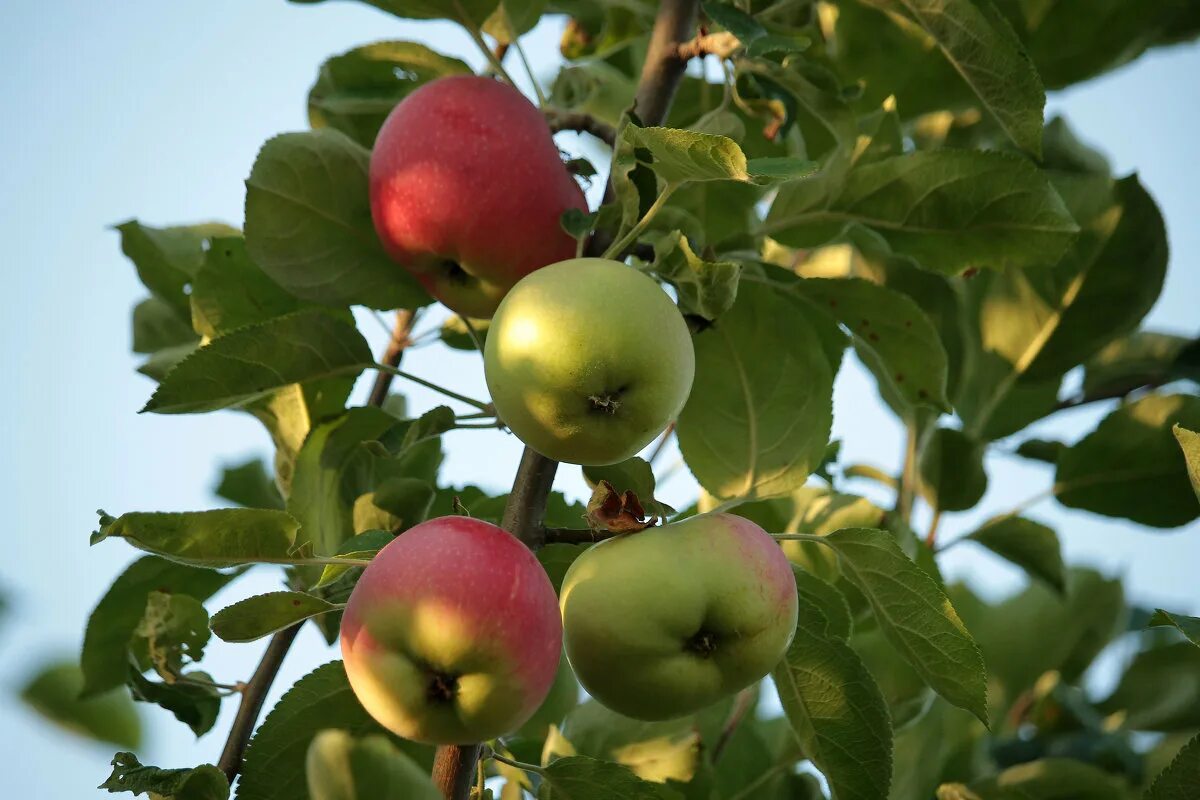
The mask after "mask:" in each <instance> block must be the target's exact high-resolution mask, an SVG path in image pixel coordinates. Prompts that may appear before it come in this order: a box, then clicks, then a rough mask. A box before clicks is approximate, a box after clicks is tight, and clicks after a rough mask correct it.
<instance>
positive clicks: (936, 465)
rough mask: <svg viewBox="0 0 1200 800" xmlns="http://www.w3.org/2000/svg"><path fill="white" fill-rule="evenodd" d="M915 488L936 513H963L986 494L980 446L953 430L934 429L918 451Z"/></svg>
mask: <svg viewBox="0 0 1200 800" xmlns="http://www.w3.org/2000/svg"><path fill="white" fill-rule="evenodd" d="M919 489H920V492H921V496H922V497H924V498H925V499H926V500H927V501H928V502H929V505H931V506H932V507H933V508H935V509H937V510H938V511H966V510H967V509H969V508H972V507H973V506H974V505H975V504H976V503H978V502H979V501H980V499H981V498H982V497H983V493H984V492H985V491H987V473H986V472H985V471H984V469H983V445H982V444H980V443H979V442H977V441H975V440H974V439H972V438H971V437H970V436H968V435H966V434H965V433H963V432H962V431H959V430H955V429H954V428H937V429H935V430H934V431H933V435H932V436H931V437H930V438H929V441H928V442H927V443H926V444H925V449H924V450H923V451H922V452H921V461H920V482H919Z"/></svg>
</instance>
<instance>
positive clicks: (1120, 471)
mask: <svg viewBox="0 0 1200 800" xmlns="http://www.w3.org/2000/svg"><path fill="white" fill-rule="evenodd" d="M1175 424H1178V425H1183V426H1187V427H1188V428H1200V398H1196V397H1192V396H1189V395H1182V394H1176V395H1148V396H1146V397H1143V398H1142V399H1140V400H1137V401H1135V402H1132V403H1129V404H1127V405H1124V406H1121V407H1120V408H1118V409H1117V410H1116V411H1113V412H1112V413H1111V414H1109V415H1108V416H1107V417H1105V418H1104V420H1102V421H1101V422H1100V424H1099V425H1098V426H1097V427H1096V429H1095V430H1094V431H1092V432H1091V433H1090V434H1088V435H1087V436H1085V437H1084V438H1083V439H1082V440H1080V441H1079V442H1076V443H1075V444H1074V445H1072V446H1071V447H1069V448H1067V449H1066V450H1064V451H1063V453H1062V455H1061V456H1060V457H1059V461H1058V473H1057V475H1056V477H1055V487H1056V493H1055V496H1056V497H1057V498H1058V501H1059V502H1060V503H1062V504H1063V505H1065V506H1068V507H1069V508H1080V509H1083V510H1085V511H1091V512H1093V513H1096V514H1104V515H1106V516H1110V517H1124V518H1125V519H1130V520H1133V521H1134V522H1138V523H1141V524H1142V525H1150V526H1152V527H1156V528H1174V527H1177V526H1179V525H1184V524H1186V523H1188V522H1191V521H1192V520H1193V519H1195V518H1196V517H1197V516H1200V505H1197V503H1196V494H1195V492H1194V490H1193V488H1192V486H1191V484H1190V482H1189V478H1188V462H1187V460H1186V459H1185V458H1184V456H1183V454H1182V453H1181V452H1180V450H1179V445H1178V443H1177V442H1176V441H1175V437H1174V436H1173V435H1172V434H1171V427H1172V425H1175Z"/></svg>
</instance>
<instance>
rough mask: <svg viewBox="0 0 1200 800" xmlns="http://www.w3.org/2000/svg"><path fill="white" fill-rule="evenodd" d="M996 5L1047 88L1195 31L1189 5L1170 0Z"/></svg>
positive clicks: (1010, 0) (1011, 0) (1002, 1)
mask: <svg viewBox="0 0 1200 800" xmlns="http://www.w3.org/2000/svg"><path fill="white" fill-rule="evenodd" d="M996 5H997V6H999V7H1000V9H1001V10H1002V11H1003V12H1004V14H1005V16H1007V17H1008V19H1009V20H1011V22H1012V24H1013V27H1014V28H1016V30H1017V33H1018V34H1019V35H1020V36H1021V38H1022V39H1023V40H1024V43H1025V48H1026V49H1027V50H1028V52H1029V54H1030V56H1032V57H1033V60H1034V62H1035V63H1036V64H1037V68H1038V72H1039V73H1041V76H1042V78H1043V80H1045V82H1046V85H1047V86H1048V87H1050V88H1052V89H1060V88H1063V87H1065V86H1069V85H1071V84H1073V83H1078V82H1080V81H1084V80H1087V79H1088V78H1091V77H1093V76H1096V75H1099V74H1101V73H1103V72H1106V71H1108V70H1111V69H1115V68H1116V67H1119V66H1121V65H1122V64H1125V63H1127V62H1129V61H1132V60H1133V59H1135V58H1138V57H1139V56H1140V55H1142V53H1144V52H1145V51H1146V50H1147V49H1148V48H1151V47H1155V46H1159V45H1166V44H1171V43H1173V42H1177V41H1183V40H1187V39H1190V38H1195V36H1196V34H1197V32H1198V30H1197V29H1198V27H1200V23H1198V20H1197V18H1196V12H1195V6H1194V5H1192V4H1190V3H1178V2H1174V1H1173V0H1146V1H1145V2H1140V3H1133V4H1130V3H1127V2H1124V0H1045V2H1038V3H1028V2H1022V0H998V2H997V3H996ZM1188 14H1191V15H1192V16H1191V17H1190V22H1189V17H1188Z"/></svg>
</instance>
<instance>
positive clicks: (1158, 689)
mask: <svg viewBox="0 0 1200 800" xmlns="http://www.w3.org/2000/svg"><path fill="white" fill-rule="evenodd" d="M1099 708H1100V710H1101V712H1102V713H1104V714H1106V715H1107V714H1116V713H1121V714H1122V716H1121V723H1122V727H1124V728H1126V729H1127V730H1135V731H1161V732H1173V731H1190V730H1194V729H1196V728H1197V727H1200V649H1198V648H1197V647H1196V646H1195V645H1194V644H1192V643H1191V642H1190V641H1186V642H1183V641H1181V642H1173V643H1171V644H1168V645H1165V646H1161V647H1151V648H1150V649H1149V650H1143V651H1141V652H1140V653H1138V654H1137V655H1136V656H1134V659H1133V662H1132V663H1130V664H1129V666H1128V667H1127V668H1126V669H1125V673H1124V674H1123V675H1122V676H1121V680H1120V682H1119V683H1118V684H1117V688H1115V689H1114V690H1113V692H1112V694H1111V695H1109V696H1108V697H1107V698H1106V699H1104V700H1103V701H1101V702H1100V703H1099Z"/></svg>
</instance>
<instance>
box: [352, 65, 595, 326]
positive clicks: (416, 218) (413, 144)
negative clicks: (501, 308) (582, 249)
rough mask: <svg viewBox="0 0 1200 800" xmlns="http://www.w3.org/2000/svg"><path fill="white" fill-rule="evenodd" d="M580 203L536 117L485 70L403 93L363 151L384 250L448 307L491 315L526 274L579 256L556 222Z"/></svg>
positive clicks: (541, 121) (584, 206)
mask: <svg viewBox="0 0 1200 800" xmlns="http://www.w3.org/2000/svg"><path fill="white" fill-rule="evenodd" d="M570 208H578V209H580V210H583V211H586V210H587V204H586V203H585V202H584V198H583V192H582V191H581V190H580V188H579V185H578V184H577V183H576V182H575V179H574V178H572V177H571V175H570V174H569V173H568V172H567V170H566V167H564V166H563V163H562V160H561V158H560V157H559V154H558V148H557V147H556V146H555V144H554V139H553V138H552V137H551V135H550V129H549V128H548V127H546V121H545V120H544V119H543V118H542V115H541V113H540V112H539V111H538V110H537V109H536V108H535V107H534V106H533V105H532V104H531V103H530V102H529V101H528V100H526V99H525V97H524V96H523V95H522V94H521V93H520V92H518V91H517V90H516V89H514V88H512V87H511V86H508V85H507V84H503V83H500V82H498V81H494V80H492V79H490V78H481V77H477V76H470V75H467V76H455V77H450V78H440V79H438V80H436V81H431V82H430V83H427V84H426V85H424V86H422V87H421V88H420V89H417V90H416V91H415V92H413V93H412V94H410V95H408V96H407V97H405V98H404V99H403V100H402V101H400V103H399V105H397V106H396V107H395V108H394V109H393V110H392V113H391V114H390V115H388V118H387V121H385V122H384V124H383V127H382V128H381V129H380V131H379V136H378V137H377V138H376V140H375V149H374V151H373V152H372V153H371V214H372V216H373V217H374V220H375V230H376V231H377V232H378V234H379V238H380V240H381V241H382V242H383V246H384V248H385V249H386V250H387V252H388V253H389V254H390V255H391V256H392V258H394V259H396V260H397V261H398V262H400V263H401V264H402V265H404V267H405V268H407V269H408V270H409V271H410V272H412V273H413V275H414V276H416V278H417V280H419V281H420V282H421V284H422V285H424V286H425V288H426V289H427V290H428V291H429V293H430V294H432V295H433V296H434V297H436V298H437V299H438V300H440V301H442V302H443V303H444V304H446V305H447V306H449V307H450V308H452V309H453V310H455V311H457V312H458V313H459V314H463V315H465V316H468V317H491V316H492V313H493V312H494V311H495V310H496V306H497V305H499V303H500V300H501V299H503V297H504V295H505V294H506V293H507V292H508V290H509V289H510V288H511V287H512V285H513V284H514V283H516V282H517V281H518V280H520V279H521V278H522V277H524V276H525V275H528V274H529V273H530V272H533V271H534V270H536V269H538V268H539V267H544V266H545V265H547V264H553V263H554V262H556V261H562V260H564V259H568V258H571V257H572V256H574V255H575V240H574V239H572V238H571V237H570V236H568V235H567V234H566V232H565V231H563V229H562V228H561V227H560V226H559V217H561V216H562V213H563V212H564V211H566V210H567V209H570Z"/></svg>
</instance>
